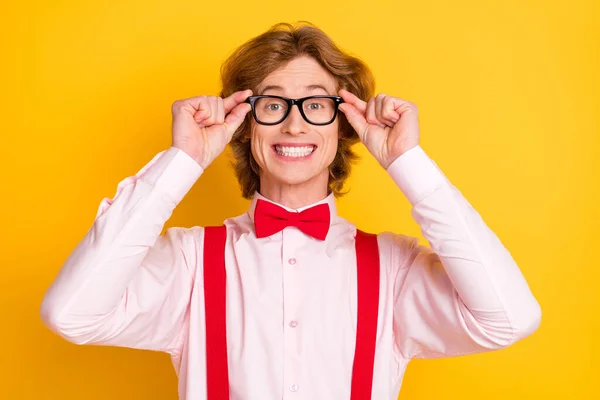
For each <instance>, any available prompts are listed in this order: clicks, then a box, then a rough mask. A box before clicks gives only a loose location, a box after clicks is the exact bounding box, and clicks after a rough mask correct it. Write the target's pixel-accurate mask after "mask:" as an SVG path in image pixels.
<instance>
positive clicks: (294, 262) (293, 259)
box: [288, 257, 296, 265]
mask: <svg viewBox="0 0 600 400" xmlns="http://www.w3.org/2000/svg"><path fill="white" fill-rule="evenodd" d="M288 263H290V264H291V265H294V264H296V259H295V258H294V257H292V258H290V259H289V260H288Z"/></svg>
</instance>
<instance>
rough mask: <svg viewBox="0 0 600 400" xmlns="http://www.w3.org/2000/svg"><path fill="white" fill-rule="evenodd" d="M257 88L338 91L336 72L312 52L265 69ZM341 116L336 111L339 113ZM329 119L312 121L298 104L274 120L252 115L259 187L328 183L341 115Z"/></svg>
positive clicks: (293, 93)
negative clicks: (264, 122) (323, 122)
mask: <svg viewBox="0 0 600 400" xmlns="http://www.w3.org/2000/svg"><path fill="white" fill-rule="evenodd" d="M257 89H258V90H257V91H255V94H260V95H262V94H265V95H266V94H271V95H278V96H284V97H289V98H293V99H296V98H300V97H306V96H312V95H336V94H337V90H336V89H337V83H336V81H335V79H334V77H333V76H332V75H331V74H330V73H329V72H328V71H327V70H325V69H324V68H323V67H321V66H320V65H319V63H318V62H317V61H315V60H314V59H313V58H310V57H306V56H303V57H299V58H296V59H294V60H292V61H290V62H289V63H288V64H286V65H285V66H283V67H281V68H280V69H278V70H276V71H274V72H272V73H271V74H269V75H268V76H267V77H266V78H265V79H264V80H263V81H262V83H261V84H260V85H259V87H258V88H257ZM338 118H339V116H338ZM338 118H336V119H335V120H334V121H333V122H332V123H331V124H329V125H322V126H318V125H312V124H310V123H308V122H307V121H305V120H304V118H302V115H301V114H300V110H299V109H298V107H297V106H296V105H294V106H292V108H291V110H290V113H289V115H288V116H287V118H286V119H285V120H284V121H283V122H281V123H279V124H277V125H271V126H268V125H261V124H258V123H257V122H256V121H254V120H253V119H252V120H251V148H252V155H253V156H254V159H255V160H256V162H257V164H258V165H259V167H260V170H261V171H260V175H261V176H260V179H261V188H264V187H265V183H267V182H266V181H267V180H268V184H269V186H271V187H272V186H273V185H276V186H285V187H290V186H294V185H302V186H304V187H305V186H306V185H309V186H312V185H316V186H319V187H320V188H321V189H323V188H325V189H326V188H327V182H328V178H329V170H328V167H329V165H330V164H331V163H332V162H333V160H334V158H335V155H336V152H337V145H338V131H339V119H338Z"/></svg>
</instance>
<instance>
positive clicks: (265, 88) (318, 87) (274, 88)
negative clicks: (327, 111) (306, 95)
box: [260, 85, 329, 94]
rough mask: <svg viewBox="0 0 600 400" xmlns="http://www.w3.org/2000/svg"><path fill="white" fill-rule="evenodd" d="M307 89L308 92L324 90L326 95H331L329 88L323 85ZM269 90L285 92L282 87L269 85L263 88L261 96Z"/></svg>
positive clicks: (307, 87)
mask: <svg viewBox="0 0 600 400" xmlns="http://www.w3.org/2000/svg"><path fill="white" fill-rule="evenodd" d="M305 89H306V90H307V91H314V90H319V89H321V90H323V91H324V92H325V93H327V94H329V91H328V90H327V88H326V87H325V86H323V85H308V86H306V87H305ZM267 90H277V91H280V92H283V91H284V89H283V87H281V86H278V85H267V86H265V87H264V88H263V89H262V90H261V91H260V94H264V92H266V91H267Z"/></svg>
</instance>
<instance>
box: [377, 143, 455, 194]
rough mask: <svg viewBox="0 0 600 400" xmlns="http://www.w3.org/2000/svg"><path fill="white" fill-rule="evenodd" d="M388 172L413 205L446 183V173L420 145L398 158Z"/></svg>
mask: <svg viewBox="0 0 600 400" xmlns="http://www.w3.org/2000/svg"><path fill="white" fill-rule="evenodd" d="M387 172H388V174H389V175H390V176H391V177H392V179H393V180H394V182H396V185H398V187H399V188H400V190H402V193H404V195H405V196H406V198H407V199H408V201H409V202H410V203H411V204H412V205H413V206H414V205H415V204H417V203H418V202H419V201H421V200H423V199H424V198H425V197H427V196H428V195H429V194H431V193H432V192H433V191H435V190H436V189H437V188H439V187H440V186H442V185H444V184H445V183H446V177H445V175H444V173H443V172H442V171H441V170H440V169H439V168H438V166H437V164H436V163H435V161H433V160H432V159H431V158H429V156H428V155H427V153H425V151H424V150H423V148H422V147H421V146H419V145H417V146H415V147H413V148H411V149H410V150H408V151H406V152H405V153H404V154H402V155H401V156H399V157H398V158H396V159H395V160H394V161H393V162H392V163H391V164H390V165H389V166H388V168H387Z"/></svg>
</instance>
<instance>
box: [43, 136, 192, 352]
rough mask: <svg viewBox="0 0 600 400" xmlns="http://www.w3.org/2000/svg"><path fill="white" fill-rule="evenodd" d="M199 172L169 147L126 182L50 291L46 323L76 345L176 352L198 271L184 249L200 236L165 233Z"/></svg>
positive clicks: (176, 231)
mask: <svg viewBox="0 0 600 400" xmlns="http://www.w3.org/2000/svg"><path fill="white" fill-rule="evenodd" d="M202 173H203V169H202V167H201V166H200V165H199V164H198V163H197V162H196V161H194V160H193V159H192V158H191V157H189V156H188V155H187V154H186V153H185V152H183V151H181V150H179V149H177V148H175V147H171V148H169V149H168V150H165V151H162V152H160V153H158V154H157V155H156V156H155V157H154V158H153V159H152V160H151V161H150V162H149V163H148V164H146V165H145V166H144V167H143V168H142V169H141V170H140V171H139V172H138V173H137V174H136V175H135V176H130V177H127V178H126V179H124V180H122V181H121V182H120V183H119V184H118V186H117V191H116V194H115V196H114V197H113V198H112V199H108V198H105V199H103V200H102V201H101V203H100V206H99V208H98V212H97V215H96V218H95V221H94V223H93V225H92V226H91V228H90V229H89V230H88V232H87V233H86V235H85V237H84V238H83V239H82V240H81V242H79V243H78V245H77V246H76V248H75V249H74V250H73V251H72V253H71V254H70V255H69V257H68V258H67V260H66V261H65V263H64V264H63V266H62V268H61V270H60V271H59V273H58V276H57V277H56V278H55V280H54V282H53V283H52V285H51V286H50V288H49V289H48V290H47V292H46V294H45V296H44V299H43V301H42V304H41V310H40V312H41V317H42V320H43V321H44V323H45V324H46V325H47V326H48V327H49V328H50V329H51V330H53V331H54V332H56V333H57V334H59V335H61V336H62V337H64V338H65V339H67V340H69V341H70V342H73V343H76V344H96V345H114V346H122V347H132V348H140V349H148V350H158V351H167V352H171V351H173V350H175V349H176V348H177V345H178V343H177V339H178V334H179V333H180V332H181V330H182V329H181V328H182V326H183V324H184V321H185V314H186V311H187V309H188V302H189V298H190V292H191V288H192V282H193V279H194V273H195V271H194V270H193V268H194V266H195V263H194V262H193V256H194V255H193V254H191V255H190V254H186V248H193V247H194V246H195V243H194V241H197V238H198V237H201V235H200V236H198V235H191V234H190V233H191V230H192V228H189V229H185V228H169V229H167V230H166V232H165V233H164V234H163V235H161V231H162V230H163V227H164V224H165V222H166V221H167V220H168V219H169V218H170V216H171V214H172V212H173V210H174V208H175V207H176V205H177V204H178V203H179V202H180V201H181V200H182V199H183V197H184V196H185V195H186V194H187V192H188V191H189V190H190V189H191V187H192V186H193V185H194V183H195V182H196V180H197V179H198V178H199V177H200V175H201V174H202ZM200 232H202V230H201V229H200Z"/></svg>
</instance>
